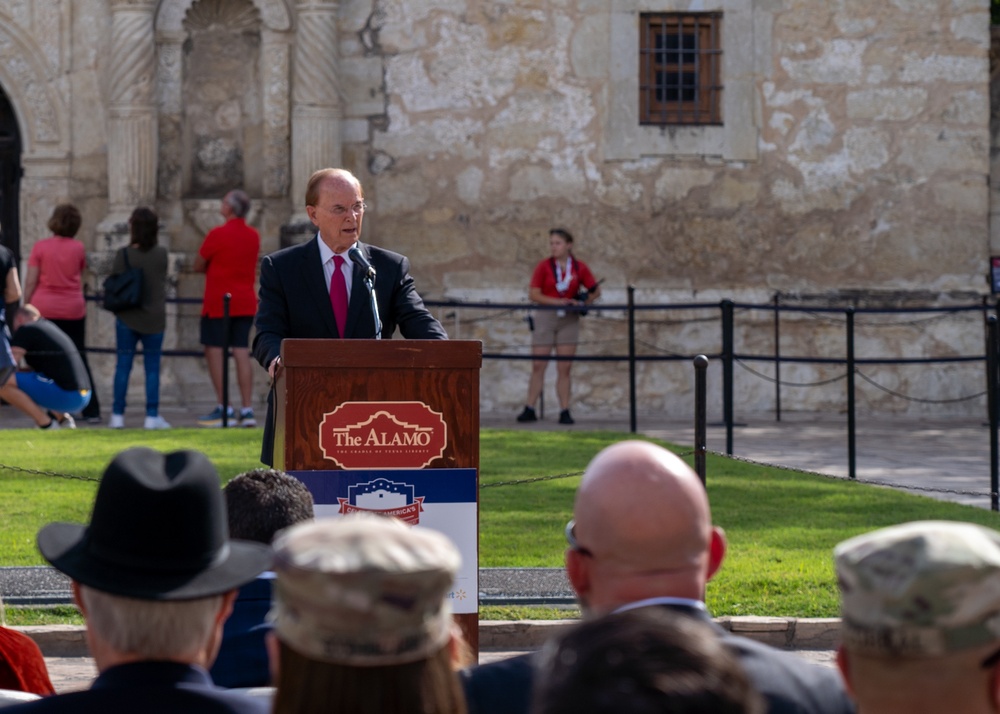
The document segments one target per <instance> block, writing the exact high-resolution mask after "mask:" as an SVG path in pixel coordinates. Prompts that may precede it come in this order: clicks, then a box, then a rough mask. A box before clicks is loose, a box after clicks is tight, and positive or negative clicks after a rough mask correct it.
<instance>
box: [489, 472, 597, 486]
mask: <svg viewBox="0 0 1000 714" xmlns="http://www.w3.org/2000/svg"><path fill="white" fill-rule="evenodd" d="M574 476H583V471H576V472H574V473H570V474H556V475H554V476H534V477H532V478H522V479H515V480H513V481H493V482H491V483H481V484H479V488H489V487H491V486H520V485H521V484H525V483H537V482H538V481H555V480H557V479H561V478H573V477H574Z"/></svg>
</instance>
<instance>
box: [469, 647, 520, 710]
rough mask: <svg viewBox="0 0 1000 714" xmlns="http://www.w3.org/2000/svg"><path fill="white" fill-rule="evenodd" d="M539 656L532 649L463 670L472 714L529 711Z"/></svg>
mask: <svg viewBox="0 0 1000 714" xmlns="http://www.w3.org/2000/svg"><path fill="white" fill-rule="evenodd" d="M536 659H537V656H536V654H535V653H534V652H531V653H528V654H523V655H518V656H516V657H508V658H507V659H502V660H498V661H496V662H490V663H489V664H481V665H478V666H476V667H469V668H467V669H464V670H462V672H461V679H462V686H463V688H464V689H465V697H466V700H467V702H468V706H469V714H511V713H513V712H527V711H528V708H529V706H530V705H531V687H532V682H533V680H534V668H535V660H536Z"/></svg>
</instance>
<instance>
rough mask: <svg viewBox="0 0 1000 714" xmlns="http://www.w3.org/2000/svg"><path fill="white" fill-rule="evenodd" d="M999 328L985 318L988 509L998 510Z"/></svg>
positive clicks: (999, 421)
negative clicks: (988, 442)
mask: <svg viewBox="0 0 1000 714" xmlns="http://www.w3.org/2000/svg"><path fill="white" fill-rule="evenodd" d="M998 333H1000V330H998V329H997V318H996V316H995V315H990V316H989V317H988V318H987V319H986V404H987V409H988V410H989V412H990V415H989V417H990V418H989V421H990V509H992V510H994V511H997V510H1000V494H998V492H1000V471H998V469H1000V464H998V463H997V458H998V456H1000V446H998V438H997V427H998V423H1000V418H998V415H997V406H998V405H997V401H998V398H1000V375H998V368H1000V365H998V361H1000V360H998V357H1000V351H998V350H1000V337H998Z"/></svg>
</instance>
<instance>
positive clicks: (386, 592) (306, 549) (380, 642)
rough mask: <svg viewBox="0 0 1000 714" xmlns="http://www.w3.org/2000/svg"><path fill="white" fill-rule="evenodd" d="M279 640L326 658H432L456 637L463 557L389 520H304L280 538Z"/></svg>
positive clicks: (431, 534)
mask: <svg viewBox="0 0 1000 714" xmlns="http://www.w3.org/2000/svg"><path fill="white" fill-rule="evenodd" d="M274 550H275V562H274V571H275V574H276V576H277V577H276V581H275V595H274V604H273V606H272V608H271V612H270V614H269V615H268V618H269V620H270V621H271V622H273V623H274V629H275V634H276V635H277V636H278V638H279V639H280V640H281V641H282V642H284V643H285V644H286V645H288V646H289V647H291V648H292V649H294V650H295V651H297V652H299V653H301V654H303V655H305V656H306V657H309V658H311V659H316V660H319V661H322V662H333V663H336V664H347V665H354V666H382V665H391V664H402V663H405V662H414V661H417V660H420V659H424V658H426V657H428V656H430V655H431V654H433V653H434V652H437V651H438V650H439V649H440V648H441V647H443V646H444V645H445V644H446V643H447V641H448V637H449V634H450V627H451V607H450V605H449V601H448V600H449V598H448V596H449V592H450V591H451V588H452V583H453V581H454V578H455V573H456V572H457V571H458V567H459V564H460V560H461V559H460V556H459V554H458V550H457V549H456V548H455V546H454V545H453V544H452V542H451V541H450V540H448V538H447V537H445V536H444V535H442V534H441V533H438V532H436V531H432V530H429V529H426V528H420V527H414V528H410V527H408V526H405V525H403V523H401V522H400V521H397V520H394V519H390V518H383V517H380V516H370V515H369V516H366V515H351V516H344V517H342V518H325V519H320V520H316V521H314V522H309V523H300V524H298V525H295V526H292V527H291V528H288V529H286V530H284V531H282V532H280V533H279V534H278V536H277V537H276V538H275V541H274Z"/></svg>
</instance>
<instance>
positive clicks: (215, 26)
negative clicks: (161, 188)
mask: <svg viewBox="0 0 1000 714" xmlns="http://www.w3.org/2000/svg"><path fill="white" fill-rule="evenodd" d="M184 30H185V32H186V38H185V40H184V42H183V45H182V58H181V62H182V66H181V74H182V80H181V87H180V89H181V103H180V108H179V109H180V113H181V116H180V132H179V136H177V137H176V139H177V140H178V141H179V142H180V144H181V145H180V147H179V148H180V152H179V155H180V157H181V161H182V166H181V167H180V170H181V172H182V176H181V184H182V193H183V195H184V197H186V198H193V199H195V198H197V199H200V198H212V197H220V198H221V197H222V196H223V195H224V194H225V193H226V192H227V191H229V190H230V189H233V188H242V189H243V190H245V191H246V192H247V193H249V194H250V195H251V196H260V195H261V194H262V191H263V168H264V167H263V166H262V162H261V161H260V158H259V157H261V156H262V154H263V150H264V111H263V101H262V97H261V94H262V91H261V80H260V73H259V67H260V53H261V18H260V12H259V11H258V9H257V8H256V7H255V6H254V4H253V3H252V2H250V0H198V1H197V2H195V3H194V4H193V5H192V6H191V8H190V9H189V10H188V12H187V14H186V15H185V18H184Z"/></svg>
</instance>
